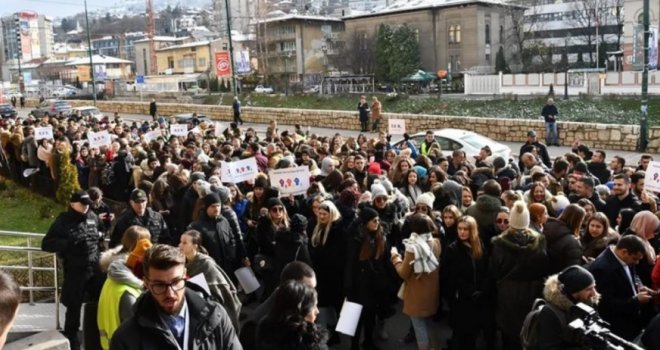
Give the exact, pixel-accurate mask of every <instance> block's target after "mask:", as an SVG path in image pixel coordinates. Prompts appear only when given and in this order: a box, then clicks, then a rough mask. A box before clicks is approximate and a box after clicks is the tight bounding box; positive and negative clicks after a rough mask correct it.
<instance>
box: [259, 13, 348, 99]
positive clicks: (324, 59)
mask: <svg viewBox="0 0 660 350" xmlns="http://www.w3.org/2000/svg"><path fill="white" fill-rule="evenodd" d="M257 27H258V28H257V42H258V43H257V58H258V60H259V65H260V70H261V71H262V72H266V71H267V72H268V74H271V75H272V76H273V77H274V78H276V79H281V80H284V82H285V84H288V83H296V84H302V86H303V87H308V86H310V85H317V84H320V82H321V80H322V78H323V75H325V74H327V73H328V72H329V71H331V70H333V68H334V67H333V66H332V62H333V61H334V58H335V57H336V56H338V55H339V54H340V53H341V51H342V49H343V47H344V45H345V44H344V39H343V33H344V28H345V27H344V22H343V21H342V20H341V19H339V18H333V17H322V16H303V15H295V14H293V15H285V16H281V17H275V18H269V19H267V20H264V21H261V22H259V23H258V24H257ZM262 61H265V65H264V64H263V62H262Z"/></svg>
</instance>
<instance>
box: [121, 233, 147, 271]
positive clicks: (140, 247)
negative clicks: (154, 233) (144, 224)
mask: <svg viewBox="0 0 660 350" xmlns="http://www.w3.org/2000/svg"><path fill="white" fill-rule="evenodd" d="M151 246H152V244H151V241H150V240H148V239H146V238H143V239H141V240H139V241H138V242H137V244H135V248H133V251H132V252H131V254H130V255H129V256H128V258H127V259H126V266H128V267H130V268H131V269H133V268H134V267H135V265H136V264H137V263H138V262H140V261H142V260H143V259H144V253H145V252H146V251H147V250H149V248H151Z"/></svg>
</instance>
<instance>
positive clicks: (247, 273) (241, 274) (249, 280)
mask: <svg viewBox="0 0 660 350" xmlns="http://www.w3.org/2000/svg"><path fill="white" fill-rule="evenodd" d="M234 274H235V275H236V278H237V279H238V283H240V284H241V287H243V291H244V292H245V294H250V293H252V292H254V291H255V290H257V289H259V281H257V277H255V276H254V271H252V269H251V268H249V267H241V268H240V269H238V270H236V271H234Z"/></svg>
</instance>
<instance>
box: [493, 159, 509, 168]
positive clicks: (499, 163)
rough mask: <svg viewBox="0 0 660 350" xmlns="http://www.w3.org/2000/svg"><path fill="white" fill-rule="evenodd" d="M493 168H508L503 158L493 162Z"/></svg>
mask: <svg viewBox="0 0 660 350" xmlns="http://www.w3.org/2000/svg"><path fill="white" fill-rule="evenodd" d="M493 166H494V167H495V169H502V168H504V167H505V166H506V161H505V160H504V158H502V157H496V158H495V159H494V160H493Z"/></svg>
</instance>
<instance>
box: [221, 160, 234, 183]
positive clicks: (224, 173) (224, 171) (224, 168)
mask: <svg viewBox="0 0 660 350" xmlns="http://www.w3.org/2000/svg"><path fill="white" fill-rule="evenodd" d="M227 164H229V163H227V162H220V181H222V182H225V183H234V180H233V179H232V178H231V174H230V173H229V165H227Z"/></svg>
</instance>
